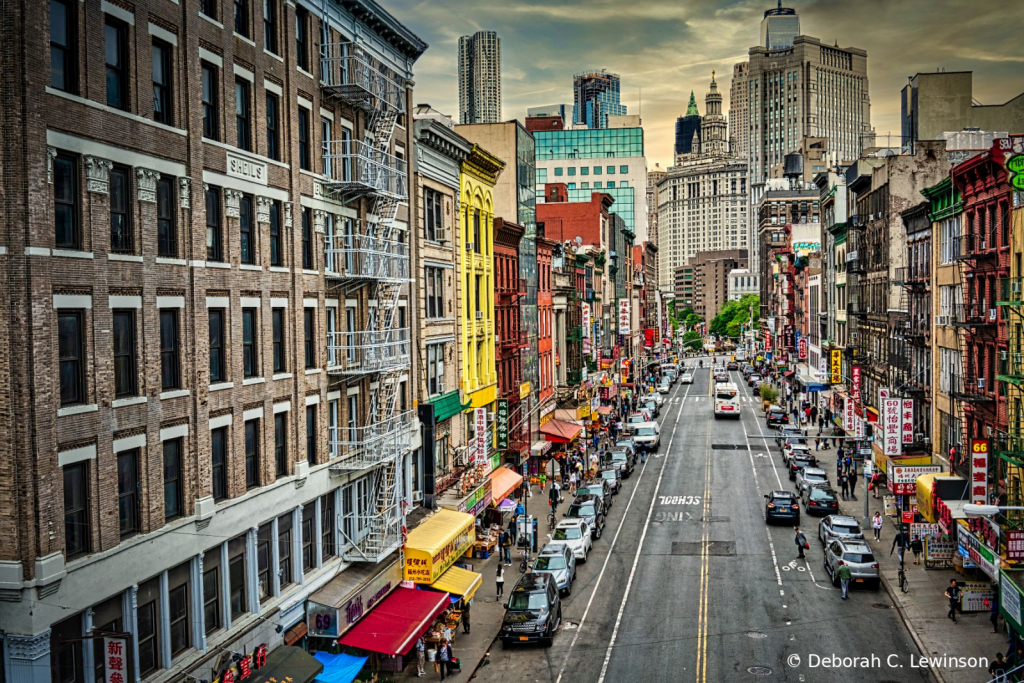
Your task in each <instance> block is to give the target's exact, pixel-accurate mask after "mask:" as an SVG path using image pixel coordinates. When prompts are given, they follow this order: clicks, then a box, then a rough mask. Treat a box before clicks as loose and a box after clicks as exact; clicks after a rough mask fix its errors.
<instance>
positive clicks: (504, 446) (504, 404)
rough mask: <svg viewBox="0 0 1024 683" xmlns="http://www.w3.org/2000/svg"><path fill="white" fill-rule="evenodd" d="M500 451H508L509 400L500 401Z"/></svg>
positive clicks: (502, 399) (500, 399)
mask: <svg viewBox="0 0 1024 683" xmlns="http://www.w3.org/2000/svg"><path fill="white" fill-rule="evenodd" d="M498 450H499V451H506V450H508V399H507V398H499V399H498Z"/></svg>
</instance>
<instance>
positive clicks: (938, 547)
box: [924, 535, 956, 562]
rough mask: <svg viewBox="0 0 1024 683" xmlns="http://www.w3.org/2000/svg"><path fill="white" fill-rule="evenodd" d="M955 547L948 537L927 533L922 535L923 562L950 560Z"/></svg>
mask: <svg viewBox="0 0 1024 683" xmlns="http://www.w3.org/2000/svg"><path fill="white" fill-rule="evenodd" d="M954 552H956V548H955V547H954V545H953V542H952V541H950V540H949V539H944V538H942V537H941V536H934V535H929V536H925V537H924V560H925V562H951V561H952V560H953V553H954Z"/></svg>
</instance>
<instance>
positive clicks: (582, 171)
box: [580, 166, 590, 175]
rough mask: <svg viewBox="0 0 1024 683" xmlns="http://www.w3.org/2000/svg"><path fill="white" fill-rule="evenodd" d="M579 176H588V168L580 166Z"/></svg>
mask: <svg viewBox="0 0 1024 683" xmlns="http://www.w3.org/2000/svg"><path fill="white" fill-rule="evenodd" d="M580 175H590V167H589V166H581V167H580Z"/></svg>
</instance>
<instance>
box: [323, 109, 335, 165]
mask: <svg viewBox="0 0 1024 683" xmlns="http://www.w3.org/2000/svg"><path fill="white" fill-rule="evenodd" d="M320 158H321V159H322V160H323V168H322V169H321V170H322V172H323V174H324V175H325V176H327V177H328V178H333V177H334V173H333V172H332V170H331V120H330V119H329V118H327V117H326V116H322V117H320Z"/></svg>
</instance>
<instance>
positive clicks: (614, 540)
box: [555, 384, 693, 683]
mask: <svg viewBox="0 0 1024 683" xmlns="http://www.w3.org/2000/svg"><path fill="white" fill-rule="evenodd" d="M691 386H693V385H692V384H691V385H687V387H686V393H685V394H683V401H682V403H680V405H679V409H678V410H677V411H676V419H675V423H673V427H672V439H673V440H674V439H675V435H676V430H675V424H678V422H679V416H680V415H681V414H682V412H683V405H684V404H685V403H686V397H687V396H689V395H690V387H691ZM676 391H678V389H677V390H676ZM669 448H672V441H671V440H670V441H669ZM650 462H652V460H651V459H650V458H648V459H647V460H646V462H644V466H643V467H642V468H640V476H639V477H637V482H636V486H634V487H633V492H632V493H631V494H629V500H628V501H626V509H625V510H624V511H623V512H622V519H621V520H620V521H619V528H618V529H616V530H615V536H613V537H612V544H611V546H610V547H609V548H608V554H607V555H606V556H605V558H604V564H602V565H601V572H600V573H599V574H598V575H597V581H595V582H594V589H593V590H592V591H591V592H590V599H589V600H587V607H586V609H585V610H583V618H582V619H580V624H579V628H578V629H576V633H575V634H573V637H572V641H571V642H570V643H569V649H567V650H566V651H565V658H564V659H563V660H562V666H561V667H559V669H558V676H557V677H556V678H555V683H561V681H562V676H563V675H564V674H565V666H566V664H568V663H569V657H570V656H571V655H572V650H573V648H574V647H575V646H576V641H577V640H578V639H579V637H580V633H582V632H583V625H584V624H585V623H586V621H587V615H588V614H590V607H591V606H592V605H593V604H594V597H595V596H596V595H597V589H598V588H600V587H601V580H602V579H603V578H604V572H605V570H606V569H608V561H609V560H611V559H612V555H613V551H614V550H615V544H616V543H617V542H618V540H619V534H620V533H621V532H622V527H623V526H625V524H626V517H627V516H628V515H629V508H630V506H632V505H633V498H635V497H636V492H637V491H639V490H640V481H641V480H642V479H643V477H644V472H646V471H647V465H648V463H650ZM667 462H668V458H665V459H664V461H663V462H662V464H661V473H662V474H664V472H665V463H667ZM658 483H659V484H660V483H661V476H660V475H659V477H658ZM656 493H657V489H655V494H656ZM654 500H655V499H654V497H652V498H651V510H653V509H654ZM650 523H651V514H650V510H648V512H647V522H646V523H645V524H644V534H645V535H646V533H647V527H648V526H649V525H650ZM640 544H641V545H643V538H642V537H641V541H640ZM637 557H639V551H638V553H637ZM633 569H636V564H635V563H634V565H633ZM630 581H632V574H630ZM626 591H627V593H626V594H627V595H628V594H629V588H628V586H627V588H626ZM622 604H623V606H625V604H626V603H625V599H623V603H622ZM619 618H620V619H621V618H622V612H621V611H620V612H619ZM615 627H616V629H618V621H616V623H615ZM614 636H615V634H614V633H613V634H612V637H613V638H614ZM608 652H609V654H610V653H611V646H609V648H608ZM607 668H608V660H607V659H605V663H604V666H603V667H602V670H601V680H602V681H603V680H604V671H605V670H606V669H607Z"/></svg>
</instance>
